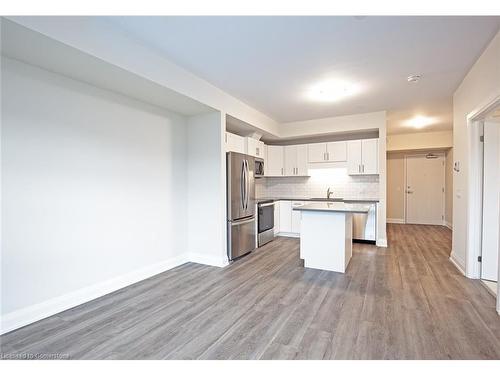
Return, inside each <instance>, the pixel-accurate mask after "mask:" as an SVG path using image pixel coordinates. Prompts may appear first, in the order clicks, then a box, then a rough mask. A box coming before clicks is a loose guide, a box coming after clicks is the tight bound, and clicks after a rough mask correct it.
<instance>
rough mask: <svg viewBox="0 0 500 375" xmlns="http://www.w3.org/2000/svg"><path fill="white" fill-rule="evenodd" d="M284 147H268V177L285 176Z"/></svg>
mask: <svg viewBox="0 0 500 375" xmlns="http://www.w3.org/2000/svg"><path fill="white" fill-rule="evenodd" d="M283 148H284V147H283V146H267V158H266V163H267V175H268V176H271V177H273V176H284V175H285V166H284V150H283Z"/></svg>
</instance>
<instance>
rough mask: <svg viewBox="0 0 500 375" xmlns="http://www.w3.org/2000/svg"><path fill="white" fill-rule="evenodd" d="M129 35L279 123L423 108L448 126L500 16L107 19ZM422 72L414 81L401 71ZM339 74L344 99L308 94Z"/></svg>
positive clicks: (400, 126) (394, 116)
mask: <svg viewBox="0 0 500 375" xmlns="http://www.w3.org/2000/svg"><path fill="white" fill-rule="evenodd" d="M107 20H108V21H109V22H111V23H113V24H114V25H115V26H117V27H119V28H121V29H122V31H123V32H125V33H127V34H128V35H129V36H130V37H132V38H134V39H136V40H139V41H140V42H142V43H143V44H145V45H148V46H149V47H151V48H153V49H155V50H157V51H158V52H159V53H160V54H162V55H164V56H165V57H167V58H169V59H170V60H172V61H173V62H175V63H177V64H178V65H180V66H182V67H184V68H186V69H187V70H190V71H191V72H193V73H194V74H196V75H198V76H199V77H201V78H203V79H205V80H207V81H209V82H211V83H212V84H214V85H215V86H217V87H219V88H221V89H222V90H224V91H226V92H227V93H229V94H231V95H233V96H235V97H237V98H239V99H240V100H242V101H243V102H246V103H247V104H249V105H250V106H252V107H254V108H255V109H257V110H260V111H261V112H263V113H265V114H267V115H268V116H270V117H272V118H273V119H275V120H276V121H279V122H281V123H286V122H292V121H302V120H309V119H317V118H324V117H331V116H341V115H349V114H357V113H366V112H373V111H380V110H387V111H388V133H393V134H394V133H404V132H415V131H416V130H415V129H413V128H409V127H407V126H405V125H404V121H405V120H407V119H408V118H410V117H412V116H414V115H416V114H419V115H425V116H430V117H434V118H435V119H436V123H435V124H432V125H430V126H428V127H426V128H423V129H420V130H419V131H433V130H443V129H451V126H452V125H451V120H452V113H451V112H452V96H453V92H454V91H455V89H456V88H457V87H458V85H459V84H460V82H461V81H462V79H463V78H464V76H465V74H466V73H467V72H468V70H469V69H470V67H471V66H472V65H473V63H474V61H475V60H476V59H477V58H478V57H479V55H480V54H481V53H482V51H483V50H484V49H485V47H486V46H487V44H488V43H489V41H490V40H491V39H492V38H493V36H494V35H495V34H496V32H497V31H498V29H499V26H500V17H472V16H471V17H442V16H439V17H427V16H426V17H375V16H374V17H350V16H348V17H340V16H325V17H309V16H308V17H281V16H276V17H274V16H273V17H248V16H245V17H222V16H221V17H206V16H203V17H195V16H189V17H172V16H167V17H163V16H162V17H108V18H107ZM411 74H420V75H422V79H421V80H420V81H419V82H417V83H408V82H407V77H408V76H409V75H411ZM325 79H343V80H347V81H350V82H352V83H355V84H358V85H359V86H360V87H362V89H361V91H360V92H359V93H358V94H356V95H353V96H351V97H349V98H345V99H344V100H341V101H338V102H334V103H325V102H314V101H311V100H310V99H308V98H307V97H306V93H307V91H308V90H309V89H310V87H311V85H314V84H316V83H318V82H321V81H323V80H325Z"/></svg>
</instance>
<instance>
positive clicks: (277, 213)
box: [274, 202, 280, 235]
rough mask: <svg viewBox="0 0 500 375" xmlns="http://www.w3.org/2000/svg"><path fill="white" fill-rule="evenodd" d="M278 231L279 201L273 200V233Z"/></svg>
mask: <svg viewBox="0 0 500 375" xmlns="http://www.w3.org/2000/svg"><path fill="white" fill-rule="evenodd" d="M279 232H280V202H274V234H275V235H276V234H278V233H279Z"/></svg>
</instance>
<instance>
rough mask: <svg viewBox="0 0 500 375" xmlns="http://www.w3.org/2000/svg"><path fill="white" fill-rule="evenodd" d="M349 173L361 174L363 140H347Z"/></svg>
mask: <svg viewBox="0 0 500 375" xmlns="http://www.w3.org/2000/svg"><path fill="white" fill-rule="evenodd" d="M347 173H348V174H350V175H358V174H361V141H360V140H357V141H347Z"/></svg>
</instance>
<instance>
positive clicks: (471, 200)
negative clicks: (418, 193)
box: [465, 92, 500, 314]
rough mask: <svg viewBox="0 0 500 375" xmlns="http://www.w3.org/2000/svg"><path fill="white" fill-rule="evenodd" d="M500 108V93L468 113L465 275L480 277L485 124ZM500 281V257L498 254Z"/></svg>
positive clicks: (499, 295) (499, 301)
mask: <svg viewBox="0 0 500 375" xmlns="http://www.w3.org/2000/svg"><path fill="white" fill-rule="evenodd" d="M498 107H500V92H499V93H498V94H497V95H495V96H493V97H492V98H490V99H489V100H487V101H486V102H485V103H484V104H483V105H481V106H478V107H477V109H476V110H474V111H472V112H470V113H469V114H468V115H467V117H466V118H467V135H468V145H467V151H468V160H467V161H468V165H469V168H468V182H467V188H468V189H467V190H468V194H467V201H468V204H467V229H466V233H467V242H466V247H465V275H466V276H467V277H468V278H471V279H480V278H481V265H480V264H479V262H478V256H480V255H481V251H482V231H483V143H482V142H481V140H480V136H482V135H483V124H484V120H485V119H486V118H487V116H488V115H489V114H490V113H491V112H492V111H493V110H495V109H496V108H498ZM498 269H499V280H500V257H499V267H498ZM497 312H498V313H499V314H500V282H498V283H497Z"/></svg>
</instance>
